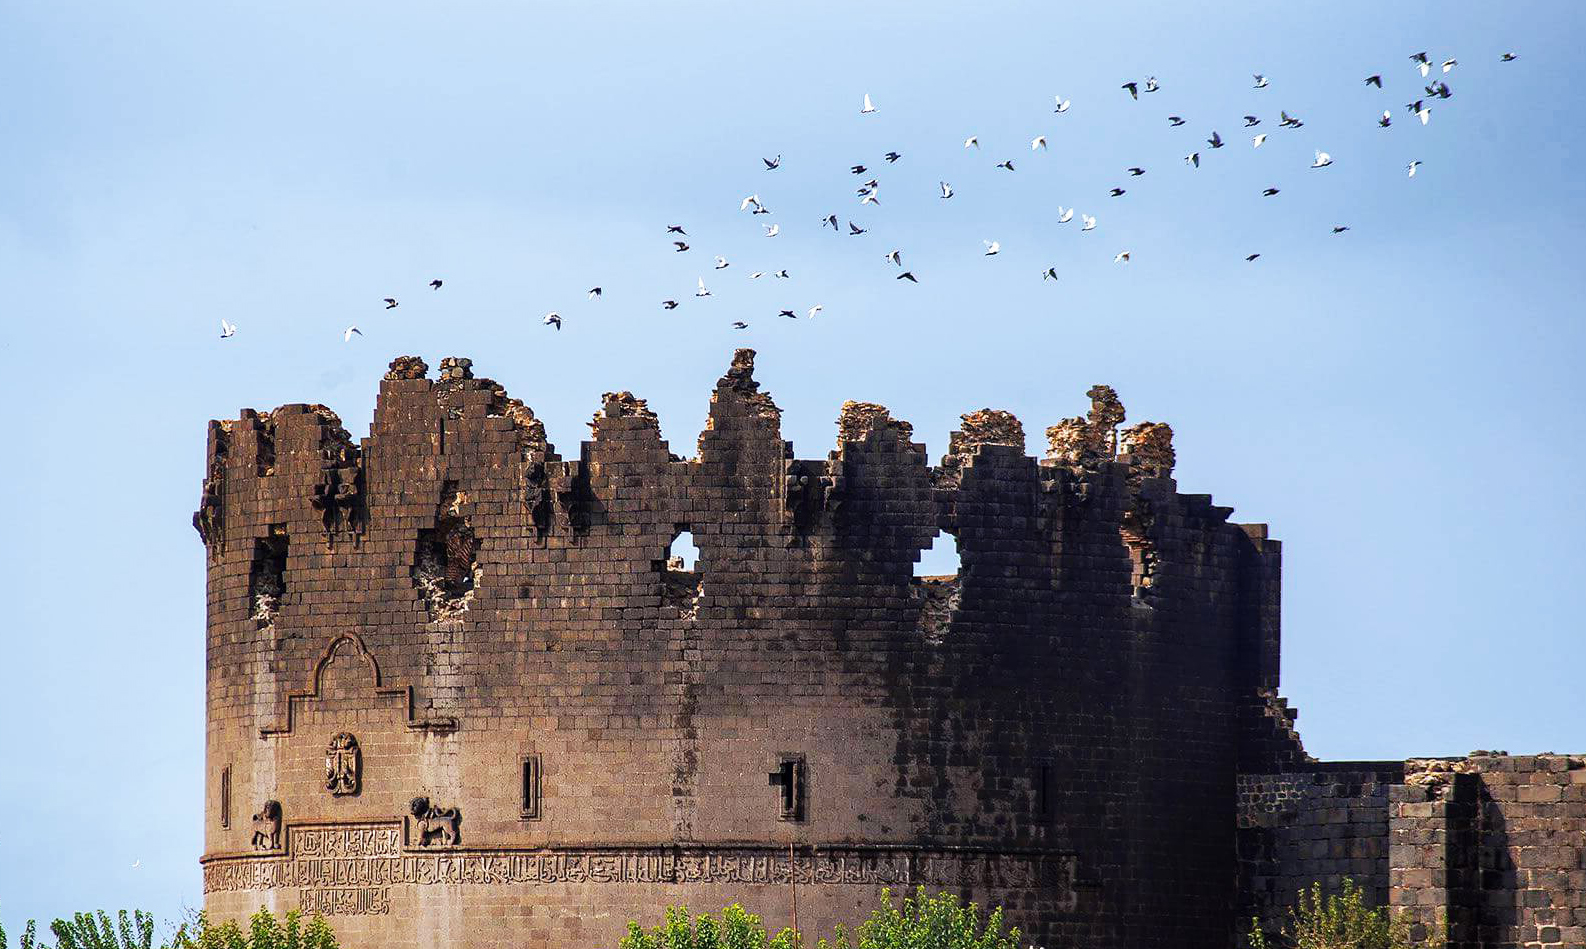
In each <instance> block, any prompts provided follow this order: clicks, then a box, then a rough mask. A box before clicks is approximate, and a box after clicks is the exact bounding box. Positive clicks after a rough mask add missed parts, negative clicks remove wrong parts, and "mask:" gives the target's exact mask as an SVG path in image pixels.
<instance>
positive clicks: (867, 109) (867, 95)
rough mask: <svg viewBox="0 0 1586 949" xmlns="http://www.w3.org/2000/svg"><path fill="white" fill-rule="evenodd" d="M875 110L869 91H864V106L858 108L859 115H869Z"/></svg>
mask: <svg viewBox="0 0 1586 949" xmlns="http://www.w3.org/2000/svg"><path fill="white" fill-rule="evenodd" d="M874 111H876V107H875V104H874V103H872V102H871V101H870V93H868V92H867V93H865V106H864V108H862V109H860V110H859V114H860V115H869V114H870V113H872V112H874Z"/></svg>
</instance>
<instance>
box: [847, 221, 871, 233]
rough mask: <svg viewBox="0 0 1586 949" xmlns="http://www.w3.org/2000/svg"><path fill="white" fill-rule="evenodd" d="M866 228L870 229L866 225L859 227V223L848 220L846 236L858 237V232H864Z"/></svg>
mask: <svg viewBox="0 0 1586 949" xmlns="http://www.w3.org/2000/svg"><path fill="white" fill-rule="evenodd" d="M868 230H870V228H868V227H860V226H859V225H857V224H855V223H854V222H853V221H849V222H848V236H849V237H858V236H859V235H860V234H863V233H865V232H866V231H868Z"/></svg>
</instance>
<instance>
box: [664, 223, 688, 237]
mask: <svg viewBox="0 0 1586 949" xmlns="http://www.w3.org/2000/svg"><path fill="white" fill-rule="evenodd" d="M666 232H667V233H668V234H681V235H683V236H684V237H687V236H688V232H687V231H685V230H683V225H681V224H668V225H667V226H666Z"/></svg>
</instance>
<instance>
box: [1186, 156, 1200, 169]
mask: <svg viewBox="0 0 1586 949" xmlns="http://www.w3.org/2000/svg"><path fill="white" fill-rule="evenodd" d="M1184 164H1186V165H1193V166H1195V167H1196V168H1199V167H1200V166H1201V153H1200V152H1190V153H1189V154H1188V155H1185V156H1184Z"/></svg>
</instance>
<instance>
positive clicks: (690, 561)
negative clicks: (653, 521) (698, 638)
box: [660, 524, 705, 619]
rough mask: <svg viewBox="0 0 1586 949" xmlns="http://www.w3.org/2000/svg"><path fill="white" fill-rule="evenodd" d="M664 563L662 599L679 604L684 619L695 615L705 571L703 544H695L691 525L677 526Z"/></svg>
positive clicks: (675, 604) (674, 604) (662, 567)
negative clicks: (701, 558)
mask: <svg viewBox="0 0 1586 949" xmlns="http://www.w3.org/2000/svg"><path fill="white" fill-rule="evenodd" d="M660 567H661V599H662V602H664V603H666V604H667V605H669V606H673V607H676V608H677V610H678V612H679V614H680V615H681V617H682V618H683V619H692V618H693V617H694V616H695V615H697V614H698V611H699V594H700V589H701V587H702V585H703V583H704V580H705V575H704V573H703V572H702V571H700V569H699V548H698V547H697V546H695V545H694V535H693V533H691V532H690V531H689V529H688V525H686V524H679V525H677V527H676V528H675V529H674V531H673V534H672V543H671V544H670V545H668V547H667V550H666V559H665V560H664V561H662V562H661V564H660Z"/></svg>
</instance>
